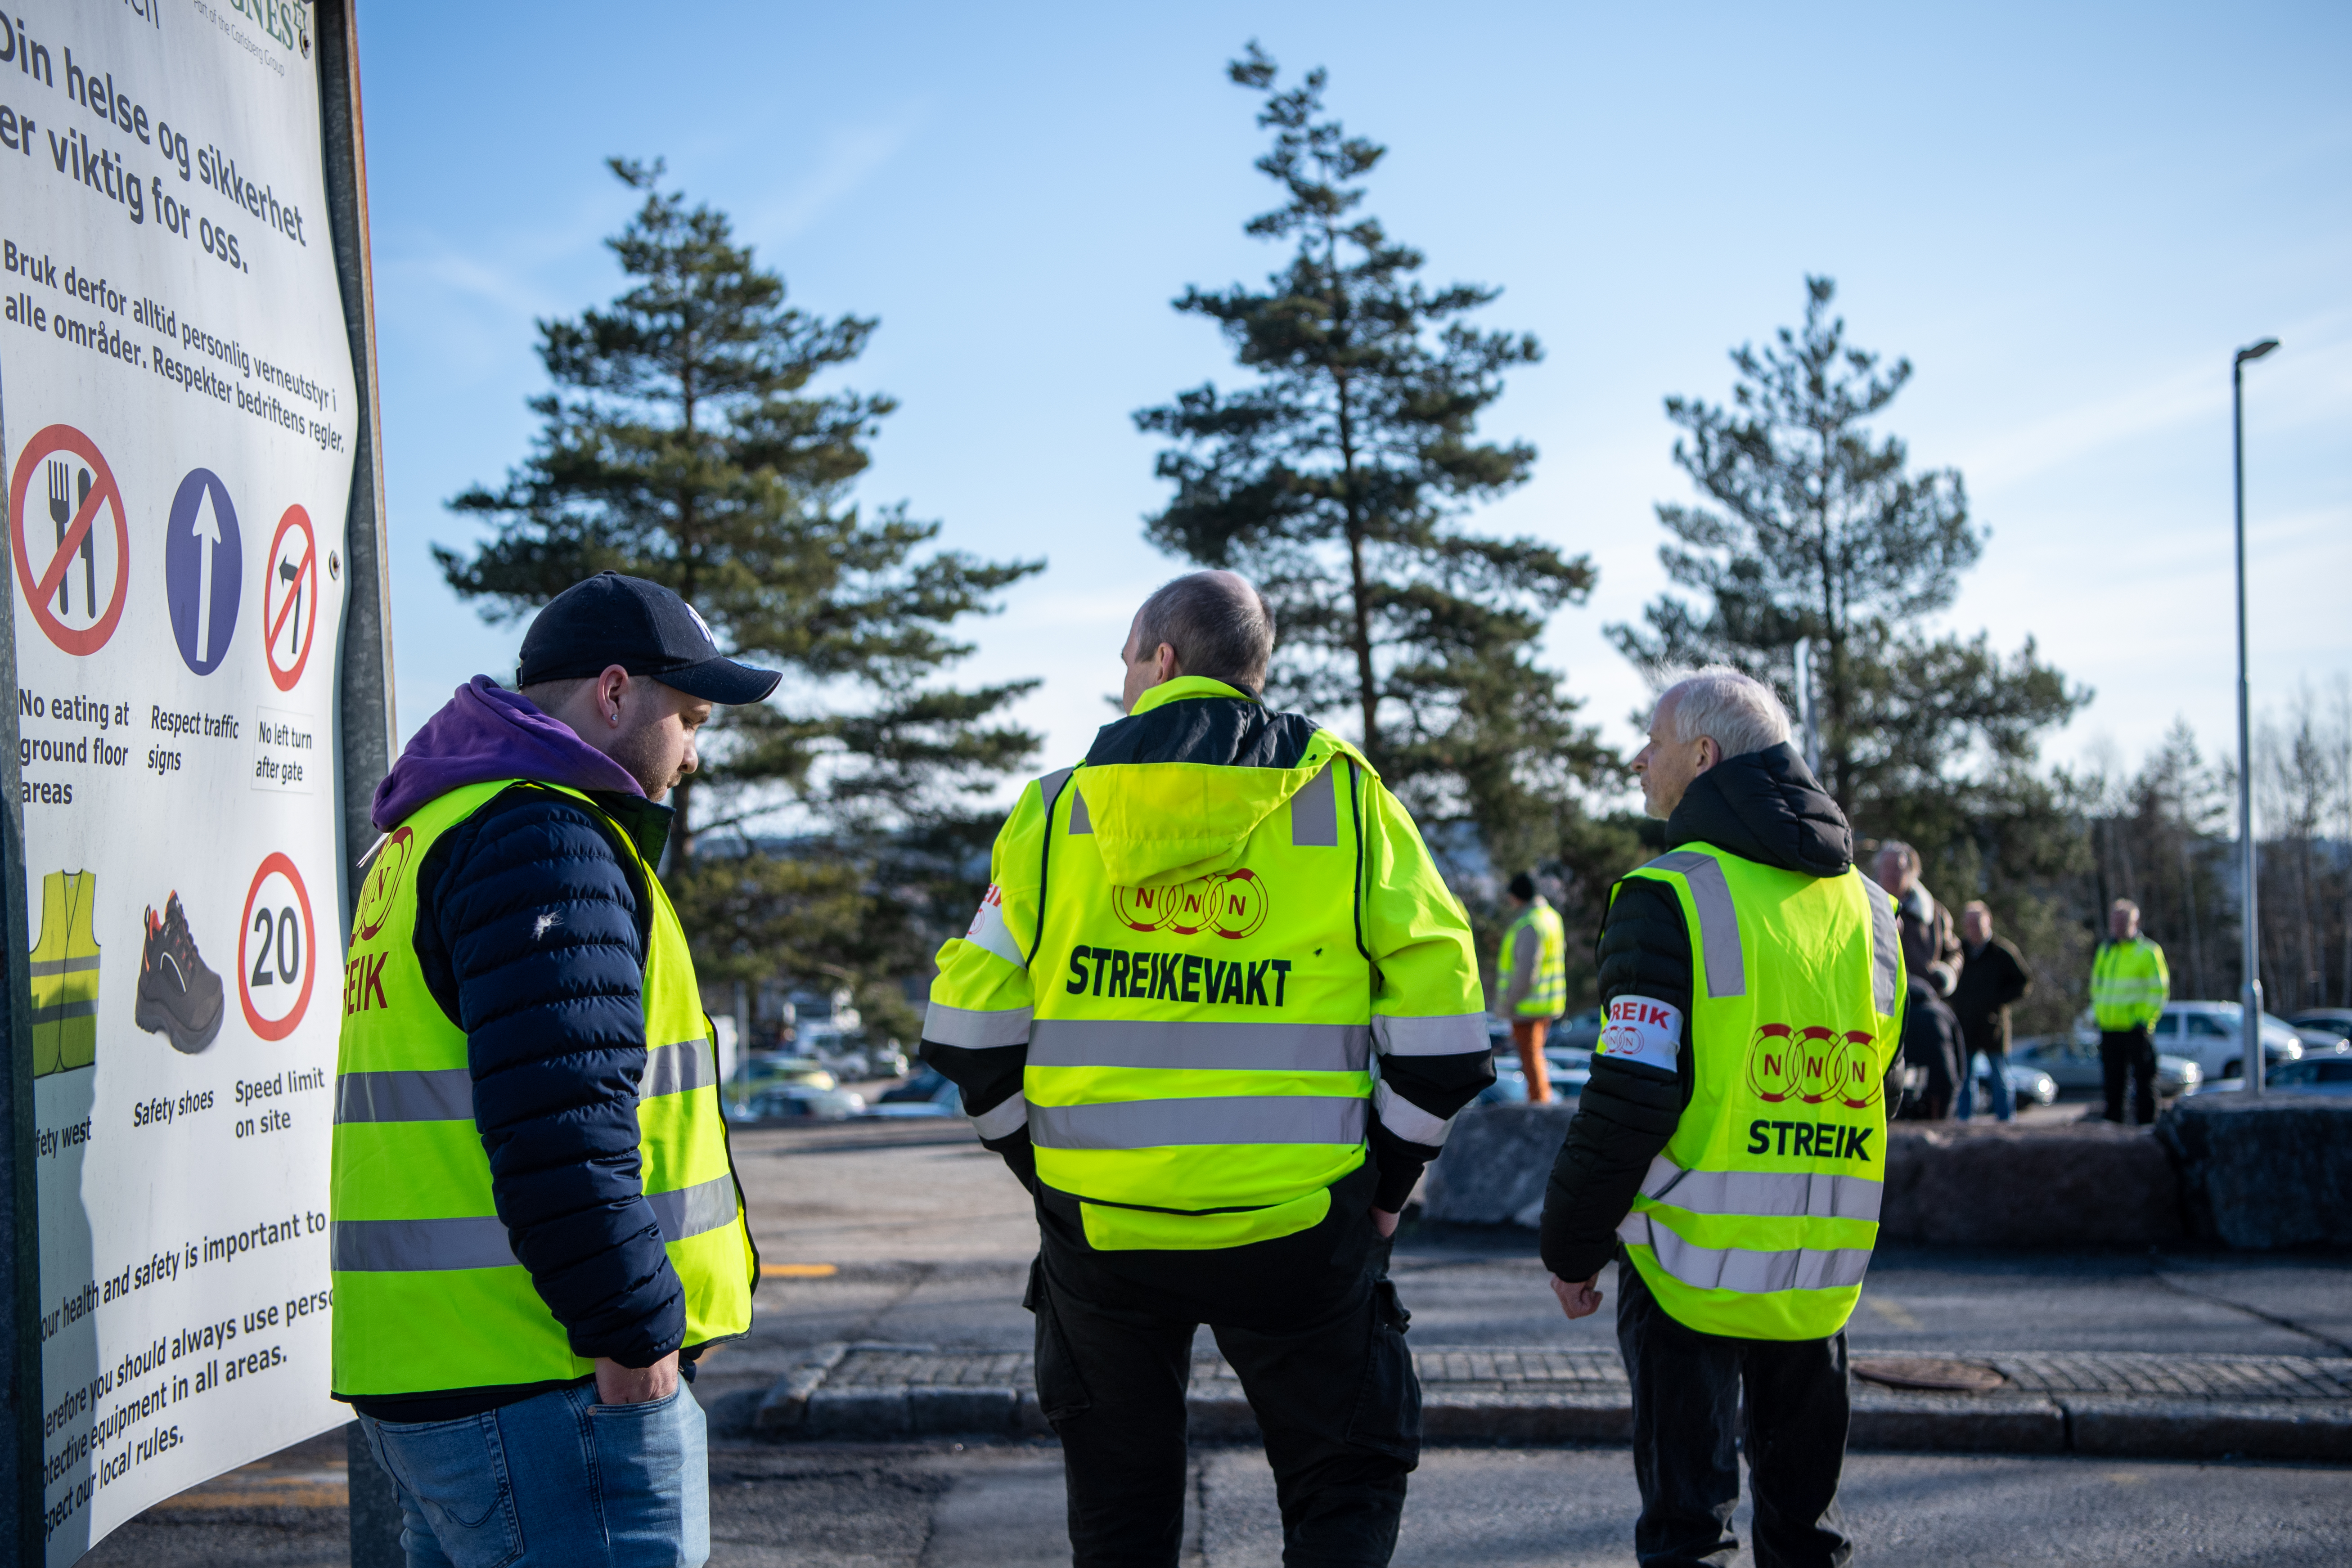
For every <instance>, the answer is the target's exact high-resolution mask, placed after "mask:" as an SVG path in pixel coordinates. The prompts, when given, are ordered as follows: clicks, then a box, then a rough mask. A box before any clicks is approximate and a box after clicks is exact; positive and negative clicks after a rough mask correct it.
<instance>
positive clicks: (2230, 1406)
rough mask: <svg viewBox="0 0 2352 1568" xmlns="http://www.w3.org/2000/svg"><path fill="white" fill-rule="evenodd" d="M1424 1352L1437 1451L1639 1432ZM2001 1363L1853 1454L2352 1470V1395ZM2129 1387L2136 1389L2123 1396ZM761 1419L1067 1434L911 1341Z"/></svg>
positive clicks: (829, 1376) (1580, 1405)
mask: <svg viewBox="0 0 2352 1568" xmlns="http://www.w3.org/2000/svg"><path fill="white" fill-rule="evenodd" d="M1547 1356H1549V1358H1550V1359H1549V1362H1546V1360H1545V1358H1546V1357H1547ZM1416 1359H1418V1360H1419V1361H1420V1362H1421V1363H1422V1365H1423V1380H1424V1382H1423V1400H1422V1429H1423V1436H1424V1437H1425V1439H1426V1440H1427V1441H1429V1442H1433V1443H1448V1444H1479V1443H1491V1444H1497V1445H1505V1446H1508V1445H1516V1444H1549V1443H1607V1444H1617V1443H1624V1442H1628V1441H1630V1440H1631V1439H1632V1436H1633V1407H1632V1404H1631V1401H1630V1399H1629V1398H1628V1395H1627V1391H1626V1389H1625V1386H1624V1384H1623V1383H1622V1368H1619V1369H1616V1379H1615V1380H1613V1381H1612V1379H1610V1378H1609V1377H1607V1376H1606V1375H1603V1373H1604V1372H1605V1371H1606V1370H1607V1368H1608V1364H1609V1363H1612V1362H1613V1361H1614V1358H1613V1357H1605V1358H1604V1357H1602V1356H1599V1355H1581V1354H1580V1355H1574V1356H1562V1355H1561V1354H1559V1352H1540V1351H1514V1350H1509V1349H1475V1350H1473V1349H1467V1348H1462V1347H1447V1348H1433V1349H1426V1350H1423V1351H1422V1352H1420V1354H1419V1356H1418V1357H1417V1358H1416ZM1977 1359H1978V1360H1979V1361H1982V1360H1983V1358H1977ZM1991 1360H1992V1361H1994V1362H1998V1363H2003V1370H2004V1372H2005V1373H2006V1374H2007V1375H2008V1377H2009V1380H2010V1381H2009V1384H2008V1385H2007V1386H2005V1387H2003V1388H2000V1389H1997V1390H1994V1391H1991V1392H1988V1393H1982V1394H1961V1393H1951V1394H1946V1393H1926V1392H1909V1391H1904V1390H1897V1389H1890V1388H1884V1387H1878V1386H1874V1385H1872V1384H1867V1383H1864V1382H1860V1381H1857V1382H1856V1383H1855V1384H1854V1390H1853V1426H1852V1429H1851V1435H1850V1437H1849V1442H1850V1445H1851V1446H1852V1447H1854V1448H1856V1449H1876V1450H1895V1451H1911V1452H1928V1453H1990V1454H2066V1453H2074V1454H2097V1455H2105V1456H2112V1457H2116V1458H2124V1457H2131V1458H2192V1459H2211V1458H2231V1457H2236V1458H2265V1459H2316V1460H2338V1461H2342V1460H2352V1394H2347V1396H2344V1397H2336V1396H2332V1395H2326V1396H2312V1395H2311V1394H2309V1393H2307V1392H2306V1393H2299V1394H2295V1395H2294V1396H2281V1397H2273V1398H2226V1397H2213V1396H2210V1395H2209V1396H2206V1397H2194V1396H2183V1395H2181V1394H2179V1393H2177V1392H2167V1391H2164V1390H2162V1389H2160V1388H2156V1387H2150V1386H2147V1384H2150V1383H2151V1382H2152V1381H2153V1376H2152V1373H2151V1371H2150V1369H2154V1368H2160V1367H2166V1366H2170V1367H2174V1368H2179V1367H2180V1366H2183V1365H2188V1366H2189V1367H2190V1369H2191V1370H2195V1367H2196V1364H2197V1363H2193V1362H2191V1361H2190V1359H2189V1358H2168V1357H2158V1356H2147V1357H2134V1356H2128V1355H2118V1354H2109V1355H2101V1356H2090V1355H2081V1356H2072V1357H2051V1356H2042V1357H2036V1358H2034V1361H2035V1363H2036V1364H2035V1365H2034V1366H2033V1367H2028V1366H2027V1365H2026V1364H2025V1363H2023V1362H2021V1361H2017V1360H2012V1359H2011V1358H2007V1357H1994V1358H1991ZM2210 1360H2211V1361H2212V1362H2213V1363H2217V1364H2219V1363H2228V1364H2229V1366H2231V1367H2232V1368H2257V1369H2258V1370H2261V1371H2263V1372H2264V1373H2270V1374H2271V1381H2272V1383H2273V1385H2275V1386H2278V1387H2281V1388H2288V1389H2293V1388H2300V1389H2304V1390H2309V1389H2312V1388H2316V1389H2318V1390H2320V1391H2322V1392H2323V1394H2324V1391H2325V1390H2327V1389H2332V1388H2336V1387H2347V1386H2352V1384H2347V1383H2346V1382H2345V1379H2346V1378H2347V1375H2352V1369H2347V1371H2346V1372H2332V1371H2326V1370H2324V1369H2327V1368H2334V1367H2338V1366H2343V1365H2344V1364H2345V1363H2333V1362H2330V1363H2320V1362H2315V1361H2311V1360H2309V1359H2308V1358H2293V1357H2271V1358H2257V1357H2231V1358H2210ZM2062 1361H2063V1362H2064V1363H2068V1364H2067V1365H2066V1366H2064V1367H2063V1368H2058V1369H2057V1370H2058V1372H2059V1373H2072V1375H2074V1376H2075V1377H2077V1378H2083V1379H2085V1380H2088V1379H2090V1378H2092V1377H2094V1376H2095V1375H2096V1376H2099V1377H2100V1378H2101V1379H2102V1381H2104V1382H2105V1384H2106V1386H2105V1387H2104V1388H2097V1387H2093V1388H2053V1387H2050V1386H2047V1379H2048V1377H2049V1376H2050V1375H2051V1374H2052V1371H2053V1363H2058V1362H2062ZM1588 1362H1589V1363H1591V1365H1589V1366H1588V1365H1584V1364H1583V1363H1588ZM2141 1363H2146V1364H2145V1365H2142V1364H2141ZM1444 1368H1465V1369H1466V1370H1460V1371H1454V1373H1453V1375H1452V1376H1450V1377H1449V1376H1446V1375H1444V1374H1443V1373H1440V1372H1438V1370H1437V1369H1444ZM2315 1368H2319V1369H2323V1370H2321V1371H2319V1372H2316V1373H2315V1371H2314V1370H2313V1369H2315ZM1515 1369H1517V1370H1515ZM2209 1370H2210V1369H2209ZM2037 1374H2038V1375H2037ZM2315 1379H2316V1380H2320V1381H2315ZM2173 1381H2178V1378H2177V1376H2176V1377H2175V1378H2174V1379H2173ZM1464 1384H1470V1385H1469V1386H1465V1385H1464ZM2036 1384H2042V1386H2036ZM2119 1384H2120V1385H2121V1386H2122V1387H2124V1388H2126V1389H2137V1392H2117V1391H2116V1389H2117V1387H2118V1385H2119ZM1186 1409H1187V1412H1188V1415H1189V1417H1190V1425H1191V1429H1192V1436H1194V1437H1195V1438H1198V1439H1200V1440H1202V1441H1204V1442H1255V1441H1256V1440H1257V1439H1258V1427H1257V1418H1256V1416H1255V1414H1253V1412H1252V1411H1251V1409H1250V1405H1249V1401H1248V1400H1247V1399H1246V1398H1245V1397H1244V1395H1243V1394H1242V1390H1241V1384H1240V1383H1239V1382H1238V1381H1237V1380H1236V1379H1235V1378H1234V1376H1233V1374H1232V1373H1231V1371H1230V1370H1229V1369H1227V1368H1225V1367H1223V1365H1222V1364H1221V1363H1200V1364H1199V1365H1196V1367H1195V1368H1194V1375H1193V1380H1192V1392H1191V1394H1190V1396H1189V1397H1188V1399H1187V1401H1186ZM753 1426H754V1429H755V1430H756V1431H757V1432H759V1433H760V1434H761V1436H767V1437H772V1438H783V1439H825V1440H832V1441H835V1442H845V1441H846V1442H872V1441H903V1440H905V1439H908V1438H916V1437H941V1436H991V1437H1004V1436H1052V1435H1053V1427H1052V1426H1051V1424H1050V1423H1048V1422H1047V1421H1046V1420H1045V1413H1044V1411H1043V1410H1042V1409H1040V1408H1039V1406H1038V1403H1037V1394H1036V1389H1035V1386H1034V1378H1033V1376H1032V1374H1031V1371H1030V1368H1029V1365H1028V1358H1027V1357H1025V1356H1018V1355H1013V1354H1008V1353H1004V1352H994V1353H989V1352H939V1351H937V1350H934V1349H933V1348H932V1347H930V1346H928V1345H905V1344H874V1343H839V1342H836V1343H831V1344H824V1345H818V1346H814V1347H813V1348H812V1349H811V1350H809V1351H808V1352H806V1353H805V1354H804V1355H803V1357H802V1359H801V1361H800V1363H799V1364H797V1365H795V1366H794V1367H793V1368H792V1370H790V1371H789V1372H787V1373H785V1374H784V1375H783V1376H782V1377H781V1378H779V1379H777V1380H776V1382H775V1384H773V1385H772V1387H771V1388H770V1389H769V1390H768V1393H767V1395H766V1397H765V1398H763V1399H762V1400H761V1402H760V1405H759V1409H758V1412H757V1415H756V1416H755V1418H754V1422H753Z"/></svg>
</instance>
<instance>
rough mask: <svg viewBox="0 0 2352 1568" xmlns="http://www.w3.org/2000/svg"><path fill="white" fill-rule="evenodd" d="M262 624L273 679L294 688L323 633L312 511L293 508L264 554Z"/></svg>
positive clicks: (280, 686)
mask: <svg viewBox="0 0 2352 1568" xmlns="http://www.w3.org/2000/svg"><path fill="white" fill-rule="evenodd" d="M261 570H262V573H263V576H262V579H261V624H262V626H263V635H264V636H265V637H268V643H267V644H266V651H267V652H268V656H269V679H272V680H274V681H276V682H277V683H278V690H280V691H291V690H293V689H294V683H295V682H296V681H298V680H299V679H302V667H303V666H304V665H305V664H308V663H309V662H310V643H311V641H312V639H313V638H315V637H317V636H318V632H319V541H318V538H317V536H316V535H314V534H313V533H312V532H311V531H310V513H309V512H307V511H304V510H302V509H301V507H300V506H299V505H296V506H289V507H288V508H287V509H286V515H285V516H284V517H281V518H279V519H278V531H277V533H276V534H275V535H273V536H272V537H271V539H270V541H269V553H268V554H267V555H265V556H263V557H262V568H261Z"/></svg>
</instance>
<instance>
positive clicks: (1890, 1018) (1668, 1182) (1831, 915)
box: [1612, 844, 1905, 1340]
mask: <svg viewBox="0 0 2352 1568" xmlns="http://www.w3.org/2000/svg"><path fill="white" fill-rule="evenodd" d="M1632 875H1633V876H1634V877H1639V878H1643V879H1648V880H1653V881H1658V882H1663V883H1664V884H1666V885H1667V886H1668V887H1670V888H1672V889H1674V891H1675V899H1676V900H1677V901H1678V902H1680V904H1681V905H1682V910H1683V918H1684V920H1685V921H1686V922H1687V923H1688V925H1689V929H1690V939H1691V942H1690V945H1691V1015H1690V1017H1689V1019H1688V1020H1687V1030H1686V1034H1685V1041H1686V1048H1687V1049H1689V1050H1690V1052H1691V1057H1692V1063H1693V1069H1694V1075H1695V1076H1694V1086H1693V1089H1692V1093H1691V1100H1690V1104H1689V1105H1688V1106H1687V1107H1685V1109H1684V1111H1683V1116H1682V1121H1681V1122H1680V1123H1679V1124H1678V1125H1677V1126H1676V1127H1675V1134H1674V1137H1673V1138H1671V1139H1670V1140H1668V1142H1667V1143H1666V1148H1665V1152H1664V1153H1663V1154H1661V1155H1660V1156H1659V1157H1658V1158H1657V1159H1656V1160H1655V1161H1654V1162H1653V1163H1652V1165H1651V1168H1650V1171H1649V1173H1648V1174H1647V1175H1646V1176H1645V1177H1644V1178H1643V1183H1642V1192H1641V1195H1640V1196H1639V1197H1637V1198H1636V1199H1635V1200H1634V1203H1633V1213H1632V1214H1630V1215H1627V1216H1626V1219H1625V1223H1624V1224H1623V1225H1622V1226H1620V1227H1619V1230H1618V1235H1619V1237H1621V1238H1622V1240H1623V1241H1624V1242H1625V1245H1626V1252H1627V1255H1628V1256H1629V1257H1631V1258H1633V1266H1634V1267H1635V1268H1638V1269H1640V1270H1641V1274H1642V1279H1643V1282H1644V1283H1645V1284H1647V1285H1648V1286H1649V1287H1650V1289H1651V1290H1652V1292H1653V1293H1654V1295H1655V1296H1656V1297H1657V1299H1658V1304H1659V1305H1660V1306H1662V1307H1664V1309H1665V1310H1667V1312H1668V1313H1670V1314H1671V1315H1672V1316H1673V1317H1674V1318H1675V1321H1679V1322H1682V1323H1685V1324H1687V1325H1688V1326H1690V1327H1691V1328H1694V1329H1697V1330H1699V1331H1702V1332H1706V1333H1711V1334H1727V1335H1734V1336H1737V1337H1738V1338H1741V1339H1757V1340H1810V1339H1823V1338H1826V1337H1828V1336H1829V1335H1831V1334H1833V1333H1836V1332H1837V1331H1839V1330H1840V1329H1842V1328H1843V1327H1844V1326H1845V1322H1846V1320H1847V1318H1849V1317H1851V1316H1852V1315H1853V1308H1854V1303H1855V1302H1856V1301H1857V1300H1860V1299H1861V1296H1862V1279H1863V1275H1864V1271H1865V1270H1866V1269H1867V1268H1869V1266H1870V1255H1871V1250H1872V1248H1873V1247H1875V1246H1876V1244H1877V1238H1878V1210H1879V1200H1880V1194H1881V1192H1882V1191H1883V1185H1882V1184H1883V1182H1884V1180H1885V1159H1886V1135H1885V1134H1886V1103H1885V1092H1884V1088H1883V1084H1884V1080H1885V1076H1886V1071H1887V1068H1888V1067H1889V1066H1890V1065H1891V1064H1892V1063H1893V1062H1894V1060H1895V1054H1896V1052H1897V1050H1898V1049H1899V1048H1900V1047H1901V1043H1902V1036H1903V997H1904V984H1905V982H1904V968H1903V945H1902V942H1901V940H1900V937H1899V935H1898V933H1897V931H1896V930H1895V900H1894V899H1893V898H1892V897H1891V896H1890V895H1888V894H1887V893H1886V892H1885V891H1884V890H1883V889H1879V888H1878V887H1876V886H1875V885H1874V884H1873V883H1871V882H1870V881H1868V880H1867V879H1864V877H1863V875H1862V873H1861V872H1860V871H1859V870H1856V869H1849V870H1848V871H1847V872H1846V873H1845V874H1844V875H1843V876H1838V877H1811V876H1807V875H1805V874H1804V873H1802V872H1799V871H1784V870H1780V869H1779V868H1774V867H1769V866H1761V865H1758V864H1757V863H1756V862H1754V861H1752V860H1745V859H1742V858H1739V857H1738V856H1737V855H1732V854H1728V853H1727V852H1725V851H1723V850H1721V849H1717V848H1716V847H1713V846H1711V845H1706V844H1686V845H1684V846H1683V847H1680V848H1678V849H1676V850H1675V851H1674V852H1673V853H1671V854H1669V855H1665V856H1662V857H1660V858H1658V859H1655V860H1653V861H1651V862H1650V863H1649V864H1648V865H1646V866H1644V867H1643V868H1640V869H1639V870H1637V871H1634V872H1633V874H1632ZM1621 886H1622V884H1621ZM1613 896H1614V895H1613V893H1612V898H1613Z"/></svg>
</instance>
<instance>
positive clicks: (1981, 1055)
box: [1953, 1051, 2017, 1121]
mask: <svg viewBox="0 0 2352 1568" xmlns="http://www.w3.org/2000/svg"><path fill="white" fill-rule="evenodd" d="M1979 1061H1982V1062H1983V1063H1984V1064H1985V1066H1986V1068H1987V1069H1988V1071H1987V1073H1986V1077H1987V1078H1988V1079H1990V1082H1991V1084H1992V1093H1991V1095H1990V1099H1991V1100H1992V1115H1993V1120H1994V1121H2008V1120H2009V1119H2010V1118H2011V1117H2013V1116H2015V1115H2016V1114H2017V1098H2016V1096H2015V1094H2014V1093H2013V1092H2011V1089H2010V1087H2009V1071H2008V1068H2009V1053H2008V1052H2007V1051H2002V1052H2000V1054H1999V1055H1997V1056H1996V1055H1995V1054H1994V1053H1992V1052H1990V1051H1979V1052H1977V1053H1976V1054H1975V1055H1974V1056H1971V1057H1970V1058H1969V1070H1968V1071H1967V1072H1965V1073H1962V1074H1961V1075H1960V1103H1959V1107H1958V1110H1955V1111H1954V1112H1953V1114H1955V1115H1957V1116H1958V1118H1959V1119H1960V1120H1961V1121H1967V1120H1968V1119H1969V1115H1970V1113H1971V1112H1973V1111H1974V1110H1976V1108H1977V1075H1976V1064H1977V1063H1978V1062H1979Z"/></svg>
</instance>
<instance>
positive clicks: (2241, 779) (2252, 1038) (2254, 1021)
mask: <svg viewBox="0 0 2352 1568" xmlns="http://www.w3.org/2000/svg"><path fill="white" fill-rule="evenodd" d="M2278 346H2279V345H2278V340H2277V339H2276V338H2264V339H2263V341H2262V342H2258V343H2254V344H2252V345H2250V346H2248V347H2246V348H2242V349H2240V350H2239V351H2238V353H2237V357H2236V358H2235V359H2232V360H2231V362H2230V445H2231V458H2232V466H2233V467H2234V468H2235V471H2236V481H2237V499H2238V876H2239V878H2240V879H2241V881H2242V883H2243V884H2244V887H2245V902H2244V906H2243V907H2244V911H2245V912H2244V916H2243V928H2244V929H2243V931H2242V933H2241V943H2242V948H2243V962H2244V963H2245V970H2246V974H2245V984H2244V985H2243V986H2242V987H2241V988H2240V991H2239V1002H2238V1005H2239V1011H2240V1014H2241V1016H2240V1017H2239V1020H2238V1023H2239V1027H2240V1034H2239V1037H2238V1059H2239V1061H2240V1062H2241V1063H2242V1066H2241V1067H2240V1068H2239V1070H2240V1071H2241V1072H2242V1073H2244V1074H2245V1075H2246V1092H2247V1093H2249V1094H2260V1093H2262V1092H2263V1077H2264V1074H2263V1066H2264V1065H2265V1064H2264V1063H2263V971H2262V958H2263V939H2262V928H2261V926H2260V924H2259V923H2258V921H2257V920H2256V918H2255V910H2256V903H2255V898H2254V891H2255V889H2254V749H2253V721H2252V710H2251V706H2250V703H2249V700H2248V697H2247V691H2246V395H2245V368H2246V362H2247V361H2248V360H2255V359H2260V358H2262V357H2263V355H2264V354H2266V353H2270V352H2271V351H2272V350H2273V349H2274V348H2276V347H2278Z"/></svg>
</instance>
